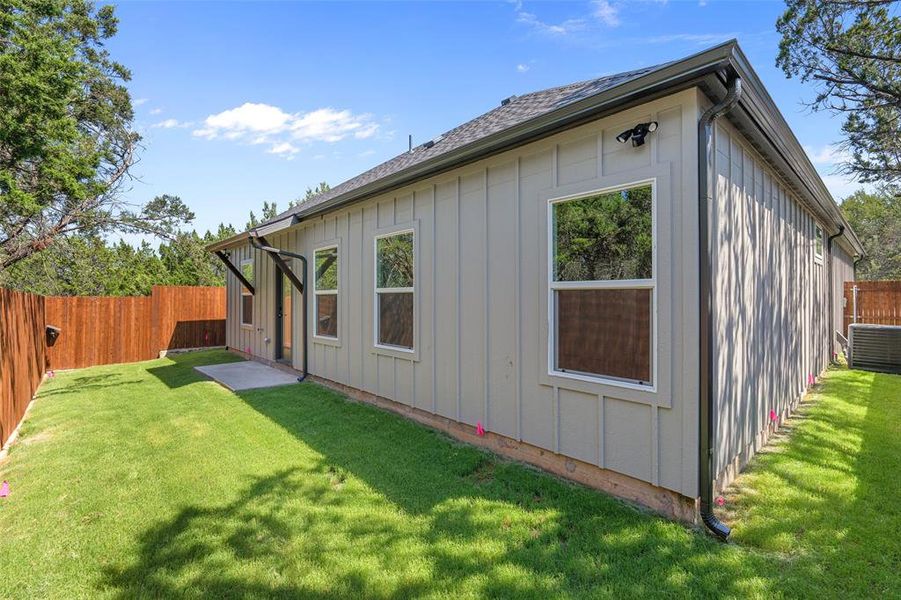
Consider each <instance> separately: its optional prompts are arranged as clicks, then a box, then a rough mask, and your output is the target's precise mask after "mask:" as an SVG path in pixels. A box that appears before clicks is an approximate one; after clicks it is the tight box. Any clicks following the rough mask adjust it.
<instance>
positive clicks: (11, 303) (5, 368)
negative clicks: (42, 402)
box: [0, 288, 46, 446]
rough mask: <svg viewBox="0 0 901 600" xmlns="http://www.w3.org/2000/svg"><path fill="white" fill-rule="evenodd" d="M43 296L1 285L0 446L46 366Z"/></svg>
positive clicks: (25, 404) (15, 422)
mask: <svg viewBox="0 0 901 600" xmlns="http://www.w3.org/2000/svg"><path fill="white" fill-rule="evenodd" d="M44 308H45V306H44V298H42V297H41V296H35V295H33V294H24V293H22V292H14V291H12V290H6V289H2V288H0V446H3V445H4V444H6V441H7V440H8V439H9V436H10V435H11V434H12V432H13V431H14V430H15V428H16V425H18V423H19V421H20V420H21V419H22V416H23V415H24V414H25V409H26V408H28V403H29V402H30V401H31V398H32V397H33V396H34V392H35V390H37V388H38V385H40V383H41V379H42V378H43V376H44V372H45V370H46V343H45V338H44Z"/></svg>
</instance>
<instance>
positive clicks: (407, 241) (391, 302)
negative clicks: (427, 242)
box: [375, 230, 414, 350]
mask: <svg viewBox="0 0 901 600" xmlns="http://www.w3.org/2000/svg"><path fill="white" fill-rule="evenodd" d="M413 242H414V239H413V231H412V230H407V231H400V232H397V233H391V234H387V235H383V236H379V237H377V238H375V322H376V326H375V329H376V332H375V336H376V337H375V340H376V344H377V345H379V346H388V347H391V348H399V349H402V350H412V349H413V290H414V287H413V285H414V281H413V277H414V275H413V274H414V256H413V252H414V250H413V249H414V243H413Z"/></svg>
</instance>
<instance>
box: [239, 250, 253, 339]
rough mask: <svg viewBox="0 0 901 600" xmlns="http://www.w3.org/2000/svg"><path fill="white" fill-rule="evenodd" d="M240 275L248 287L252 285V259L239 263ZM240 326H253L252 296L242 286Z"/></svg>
mask: <svg viewBox="0 0 901 600" xmlns="http://www.w3.org/2000/svg"><path fill="white" fill-rule="evenodd" d="M241 275H243V276H244V279H246V280H247V282H248V283H249V284H250V285H253V259H252V258H248V259H245V260H242V261H241ZM241 325H244V326H247V327H251V326H253V294H252V293H251V292H250V290H248V289H247V287H245V286H244V285H243V284H242V285H241Z"/></svg>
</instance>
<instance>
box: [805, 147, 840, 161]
mask: <svg viewBox="0 0 901 600" xmlns="http://www.w3.org/2000/svg"><path fill="white" fill-rule="evenodd" d="M804 152H806V153H807V156H808V157H809V158H810V162H812V163H813V164H815V165H834V164H837V163H840V162H845V161H847V160H848V159H849V158H851V155H850V154H848V152H847V151H845V150H842V149H841V148H836V147H835V146H828V145H827V146H823V147H822V148H820V149H819V150H816V149H814V148H813V147H812V146H804Z"/></svg>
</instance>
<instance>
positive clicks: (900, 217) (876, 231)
mask: <svg viewBox="0 0 901 600" xmlns="http://www.w3.org/2000/svg"><path fill="white" fill-rule="evenodd" d="M842 212H843V213H844V214H845V218H846V219H848V223H850V224H851V227H852V228H853V229H854V232H855V233H856V234H857V237H859V238H860V241H861V243H863V247H864V250H865V251H866V257H864V258H863V259H862V260H861V261H860V263H858V265H857V274H858V277H859V278H860V279H901V197H898V196H895V195H892V194H888V193H885V192H883V193H875V194H871V193H868V192H865V191H863V190H860V191H858V192H856V193H854V194H852V195H851V196H848V197H847V198H845V200H844V202H842Z"/></svg>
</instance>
